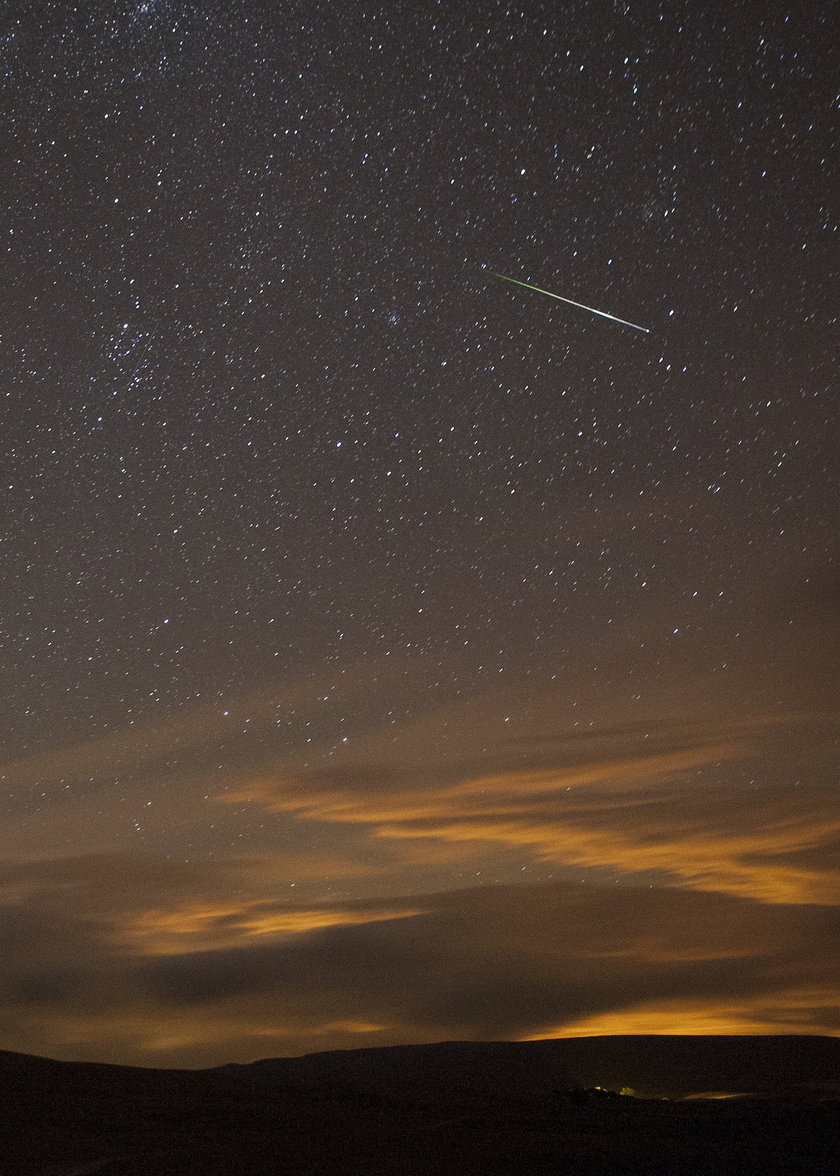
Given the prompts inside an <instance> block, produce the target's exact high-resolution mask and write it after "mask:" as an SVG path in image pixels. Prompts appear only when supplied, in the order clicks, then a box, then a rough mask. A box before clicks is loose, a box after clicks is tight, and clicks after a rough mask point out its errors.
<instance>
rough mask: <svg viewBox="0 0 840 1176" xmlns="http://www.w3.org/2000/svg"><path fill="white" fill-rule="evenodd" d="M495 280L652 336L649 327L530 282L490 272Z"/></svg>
mask: <svg viewBox="0 0 840 1176" xmlns="http://www.w3.org/2000/svg"><path fill="white" fill-rule="evenodd" d="M490 272H491V273H492V274H493V277H494V278H501V279H502V281H503V282H513V284H514V286H524V287H525V289H526V290H536V292H537V293H538V294H547V295H548V297H549V298H556V299H557V300H558V302H568V304H569V306H577V307H578V308H579V309H580V310H588V311H589V313H590V314H599V315H600V316H601V318H605V319H611V320H612V322H614V323H621V325H622V326H623V327H632V328H633V330H634V331H644V333H645V334H646V335H649V334H650V329H649V328H648V327H640V326H639V324H638V323H629V322H628V321H627V319H622V318H616V316H615V315H614V314H607V312H606V311H605V310H596V309H595V307H594V306H584V304H583V303H582V302H575V301H574V299H573V298H564V297H563V295H562V294H552V293H551V291H550V290H543V289H542V288H541V287H540V286H532V285H531V283H530V282H520V281H519V279H518V278H508V277H507V276H506V275H505V274H497V273H495V271H493V270H491V271H490Z"/></svg>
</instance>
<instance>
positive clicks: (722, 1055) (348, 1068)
mask: <svg viewBox="0 0 840 1176" xmlns="http://www.w3.org/2000/svg"><path fill="white" fill-rule="evenodd" d="M221 1069H223V1070H226V1071H229V1072H232V1073H240V1074H242V1075H243V1076H249V1077H253V1078H265V1079H269V1080H274V1079H276V1078H280V1077H282V1079H283V1080H284V1081H289V1082H294V1083H298V1084H300V1083H306V1084H308V1083H310V1082H316V1083H319V1084H324V1083H330V1084H336V1083H340V1084H343V1083H345V1082H350V1083H352V1084H353V1086H354V1087H356V1088H357V1089H358V1088H362V1087H364V1088H365V1089H370V1090H375V1091H377V1092H385V1091H387V1090H393V1089H394V1088H395V1086H398V1087H399V1088H401V1089H405V1088H408V1087H413V1086H416V1085H422V1084H424V1083H427V1082H428V1081H429V1079H430V1077H432V1078H433V1079H434V1081H435V1082H436V1083H445V1084H446V1085H447V1087H448V1088H456V1087H457V1088H458V1089H459V1090H462V1091H465V1090H468V1089H474V1090H476V1091H484V1092H489V1091H492V1090H504V1091H513V1090H520V1089H522V1090H529V1091H530V1090H533V1089H535V1088H536V1087H539V1088H541V1089H545V1090H548V1089H552V1090H556V1089H558V1088H562V1089H566V1088H569V1087H593V1086H604V1087H607V1088H609V1089H614V1090H620V1089H621V1088H622V1087H630V1088H632V1089H633V1090H634V1091H635V1093H636V1094H637V1095H639V1096H640V1097H644V1098H685V1097H687V1096H689V1095H696V1094H699V1093H703V1092H707V1091H721V1092H722V1091H726V1092H729V1093H733V1094H775V1095H778V1094H783V1093H787V1094H790V1093H795V1092H796V1091H798V1090H808V1089H815V1088H820V1089H823V1088H828V1089H830V1088H831V1087H832V1086H836V1087H837V1089H838V1092H840V1038H837V1037H815V1036H755V1037H753V1036H741V1037H733V1036H722V1035H716V1036H709V1037H697V1036H631V1035H620V1036H610V1037H566V1038H552V1039H550V1040H545V1041H492V1042H490V1041H487V1042H485V1041H449V1042H442V1043H440V1044H436V1045H402V1046H383V1047H380V1048H377V1049H356V1050H335V1051H330V1052H327V1053H315V1054H306V1055H304V1056H303V1057H300V1058H268V1059H265V1060H262V1061H258V1062H252V1063H251V1064H250V1065H244V1066H243V1065H236V1064H232V1065H229V1066H225V1067H221Z"/></svg>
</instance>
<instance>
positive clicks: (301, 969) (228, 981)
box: [0, 858, 840, 1065]
mask: <svg viewBox="0 0 840 1176" xmlns="http://www.w3.org/2000/svg"><path fill="white" fill-rule="evenodd" d="M127 864H128V865H129V866H130V868H129V869H128V870H126V871H125V873H124V874H123V881H122V884H121V886H118V887H117V888H116V889H115V891H113V892H109V893H108V894H106V895H105V896H103V894H102V889H103V883H104V882H105V880H106V879H108V878H109V877H114V878H115V877H117V876H119V875H120V873H121V870H120V866H121V862H120V861H119V860H117V859H115V858H109V859H104V860H102V861H100V860H97V859H95V858H88V859H84V860H77V861H75V862H67V861H61V860H57V861H54V862H48V861H42V862H39V863H33V864H30V865H29V866H27V867H23V866H20V865H18V866H17V867H15V868H14V870H7V871H6V874H5V880H6V888H5V889H3V890H2V892H0V893H2V897H3V901H4V904H5V905H3V906H2V907H0V935H2V936H3V940H4V943H7V944H10V945H11V950H9V951H7V952H5V953H4V955H3V958H2V960H0V1032H2V1035H3V1043H4V1047H5V1048H10V1049H21V1050H28V1051H30V1052H40V1053H46V1054H51V1055H53V1056H63V1057H81V1058H90V1059H96V1060H110V1061H122V1062H133V1063H138V1064H146V1065H181V1064H186V1065H209V1064H215V1063H217V1062H223V1061H229V1060H240V1061H244V1060H249V1059H253V1058H256V1057H260V1056H270V1055H272V1054H285V1053H301V1052H306V1051H308V1050H312V1049H326V1048H339V1047H344V1046H362V1045H370V1044H387V1043H398V1042H410V1041H434V1040H444V1039H456V1038H460V1039H487V1038H521V1037H531V1036H545V1035H562V1034H564V1033H565V1034H569V1033H577V1032H581V1033H586V1032H590V1031H591V1032H595V1031H604V1032H625V1031H626V1032H634V1031H637V1030H636V1028H634V1027H636V1026H641V1025H645V1026H647V1027H648V1029H650V1031H677V1030H678V1029H680V1027H682V1030H683V1031H687V1032H694V1031H702V1032H707V1031H709V1032H710V1031H716V1028H715V1027H716V1026H719V1025H721V1024H725V1025H726V1026H727V1028H728V1030H731V1031H745V1032H751V1031H752V1032H757V1031H767V1032H772V1031H779V1032H840V1023H838V1022H837V1018H836V1011H832V1004H831V1002H832V1000H833V1001H834V1005H835V1008H836V1006H837V1005H838V1003H840V999H839V998H840V988H838V983H837V979H836V977H837V976H838V975H840V948H838V945H840V911H838V910H837V909H836V908H831V907H828V906H814V905H782V904H767V903H762V902H757V901H755V900H753V899H749V898H743V897H736V896H732V895H724V894H712V893H702V892H699V891H693V890H688V889H684V890H676V889H667V888H660V887H657V886H654V887H647V886H646V887H643V888H636V887H618V886H613V887H604V886H589V885H585V884H577V885H572V884H569V883H565V882H564V883H548V884H542V885H530V886H527V885H522V886H487V887H481V888H473V889H469V890H454V891H451V892H448V893H443V892H438V893H432V894H425V895H413V896H411V897H410V898H395V899H393V900H390V901H388V902H384V901H382V900H381V899H370V900H360V901H354V902H334V903H324V902H322V903H319V904H315V905H313V904H311V903H307V902H302V903H293V902H283V901H279V900H278V899H276V898H272V897H271V896H270V895H268V894H266V893H265V891H263V890H261V888H260V884H259V882H258V880H257V878H256V876H255V877H254V879H253V880H252V885H251V888H250V889H249V890H247V891H244V890H242V888H240V893H233V892H228V894H227V896H226V897H225V898H224V900H223V901H222V900H220V897H219V896H220V893H222V892H223V890H224V886H223V873H224V872H223V871H219V870H218V869H217V868H216V867H213V866H211V865H207V866H198V865H193V866H191V868H190V869H188V870H185V871H181V870H180V869H179V868H173V869H168V867H167V864H166V863H164V862H158V861H156V860H154V859H148V860H146V861H145V862H142V863H138V862H136V861H135V862H129V863H127ZM158 869H159V870H160V873H159V872H158ZM161 877H163V878H165V880H166V886H167V887H168V888H169V906H168V910H169V921H168V922H166V921H165V920H162V912H163V910H164V908H163V907H162V906H161V902H160V896H161V889H160V888H161V881H160V878H161ZM179 947H180V950H179ZM657 1016H659V1020H658V1021H657ZM599 1025H600V1026H602V1027H603V1028H602V1029H601V1030H598V1029H597V1028H593V1027H597V1026H599ZM657 1026H658V1028H657ZM768 1026H769V1028H768ZM638 1031H642V1030H638Z"/></svg>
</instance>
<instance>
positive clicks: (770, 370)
mask: <svg viewBox="0 0 840 1176" xmlns="http://www.w3.org/2000/svg"><path fill="white" fill-rule="evenodd" d="M829 11H830V10H829V6H828V5H822V4H818V3H815V4H801V3H800V4H796V5H793V4H785V3H778V2H774V3H770V2H769V0H768V2H765V3H761V2H759V3H756V2H755V0H734V2H733V3H729V4H727V5H725V6H724V5H713V4H708V3H701V2H700V0H686V2H677V3H665V0H644V2H642V0H624V2H622V0H618V2H615V3H599V2H596V0H580V2H570V3H556V2H553V3H540V2H537V0H533V2H532V0H524V2H523V3H521V4H516V5H509V4H507V3H502V2H490V0H476V2H475V3H465V4H457V3H455V2H454V0H451V2H449V0H447V2H445V3H433V2H431V0H411V3H408V2H403V0H389V2H385V3H373V2H370V3H368V2H367V0H358V2H354V0H330V2H327V0H306V2H303V0H274V2H273V3H269V2H268V0H225V2H222V0H203V2H192V3H190V2H187V0H145V2H144V3H143V2H141V3H127V2H124V0H111V2H108V3H106V2H98V3H97V2H95V0H85V2H84V3H79V4H73V3H69V2H63V0H62V2H59V0H55V2H53V0H28V2H26V3H17V4H15V3H12V4H7V5H5V6H4V8H3V12H2V15H0V66H1V67H2V79H3V82H2V110H3V118H2V122H0V185H2V193H3V197H2V204H3V217H2V222H0V235H1V236H2V242H3V259H4V266H3V280H2V283H0V302H2V312H1V313H0V370H1V371H2V383H1V384H0V394H1V395H2V402H1V403H2V429H1V430H0V489H2V515H0V569H2V590H1V591H0V601H1V602H2V611H0V629H1V630H2V634H1V635H0V649H2V657H0V693H1V694H2V716H3V726H2V762H0V810H2V819H0V943H2V945H3V946H2V950H0V1047H2V1048H6V1049H14V1050H21V1051H25V1052H31V1053H43V1054H48V1055H50V1056H53V1057H64V1058H85V1059H94V1060H100V1061H116V1062H131V1063H139V1064H144V1065H187V1066H199V1065H211V1064H216V1063H221V1062H225V1061H234V1060H235V1061H247V1060H251V1059H253V1058H257V1057H266V1056H271V1055H279V1054H292V1053H303V1052H308V1051H311V1050H318V1049H328V1048H336V1047H357V1046H372V1045H382V1044H395V1043H404V1042H420V1041H438V1040H447V1039H489V1038H494V1039H496V1038H506V1039H523V1038H531V1037H546V1036H577V1035H582V1034H591V1033H616V1032H652V1033H680V1032H687V1033H694V1032H696V1033H708V1032H736V1033H737V1032H741V1033H751V1032H752V1033H777V1032H778V1033H791V1032H793V1033H800V1032H806V1033H807V1032H810V1033H830V1034H840V983H838V979H837V977H838V976H840V804H838V795H837V791H838V763H839V762H840V725H838V697H840V693H839V690H838V688H840V568H838V547H840V545H839V544H838V518H840V442H839V441H838V413H837V403H836V375H835V371H834V364H833V362H832V361H833V360H834V359H835V355H836V352H835V350H834V348H833V347H832V340H831V335H832V328H834V327H836V322H837V319H836V301H837V286H836V283H835V282H834V281H833V279H835V278H836V273H837V257H836V233H835V229H836V223H835V222H834V221H833V219H832V214H833V213H835V212H836V207H837V201H836V163H837V136H836V126H837V124H836V122H834V121H833V120H834V119H835V118H836V109H834V102H835V100H836V81H837V76H838V63H839V62H840V55H838V54H837V53H836V52H835V49H834V45H835V44H836V39H837V28H836V25H835V24H833V22H832V20H831V18H830V15H829ZM497 274H503V275H506V276H509V277H512V278H514V279H517V280H519V281H524V282H528V283H533V284H534V285H537V286H540V287H542V288H543V289H545V290H548V291H552V292H554V293H557V294H559V295H562V296H563V297H565V298H571V299H573V300H575V301H578V302H582V303H584V304H586V305H587V306H591V307H595V308H597V309H599V310H602V311H605V312H607V313H609V314H611V315H615V316H617V317H618V318H622V319H627V320H629V321H630V322H631V323H635V324H639V325H641V326H643V327H645V328H647V329H648V331H649V333H647V334H645V333H642V332H641V331H638V330H634V329H632V327H628V326H623V325H621V324H619V323H615V322H612V321H609V320H607V319H605V318H603V317H598V316H596V315H593V314H591V313H588V312H587V311H585V310H581V309H577V308H575V307H573V306H570V305H568V304H566V303H563V302H559V301H557V300H555V299H551V298H548V297H546V296H545V295H544V294H540V293H537V292H533V291H530V290H527V289H525V288H523V287H520V286H516V285H513V284H511V283H510V282H505V281H503V280H501V279H500V278H499V277H498V276H495V275H497Z"/></svg>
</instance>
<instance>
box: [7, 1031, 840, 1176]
mask: <svg viewBox="0 0 840 1176" xmlns="http://www.w3.org/2000/svg"><path fill="white" fill-rule="evenodd" d="M591 1040H592V1039H590V1041H591ZM595 1040H596V1041H598V1040H600V1041H602V1042H605V1043H606V1044H605V1045H604V1046H603V1047H602V1049H606V1050H607V1054H608V1056H609V1057H612V1058H613V1060H615V1059H616V1058H619V1057H620V1056H621V1047H620V1045H619V1044H616V1043H620V1042H621V1040H622V1039H618V1038H612V1039H595ZM623 1040H624V1041H625V1042H626V1043H631V1042H635V1043H636V1045H638V1044H639V1042H641V1041H642V1040H643V1039H638V1038H636V1039H629V1038H628V1039H623ZM648 1040H649V1039H648ZM692 1040H696V1039H674V1038H672V1039H670V1044H669V1045H668V1046H667V1047H664V1048H665V1049H666V1053H667V1050H670V1051H671V1053H670V1054H668V1056H669V1057H670V1056H671V1055H673V1056H674V1057H676V1056H678V1054H677V1052H676V1051H678V1048H679V1047H678V1045H677V1044H675V1043H678V1042H679V1041H683V1042H686V1041H687V1042H688V1043H689V1044H687V1045H685V1050H686V1065H687V1067H688V1068H690V1062H691V1045H690V1042H691V1041H692ZM726 1040H728V1041H729V1042H731V1041H732V1040H733V1039H726ZM736 1040H738V1039H736ZM740 1040H741V1041H744V1040H745V1039H740ZM746 1040H747V1041H749V1039H746ZM762 1040H764V1041H767V1040H768V1039H762ZM799 1040H800V1041H802V1040H804V1041H805V1042H806V1043H807V1041H808V1040H809V1039H799ZM825 1040H826V1039H819V1038H813V1039H810V1041H811V1042H813V1043H814V1045H813V1049H814V1050H815V1051H816V1053H815V1055H814V1059H813V1063H814V1064H813V1065H812V1066H811V1067H810V1071H811V1076H812V1077H814V1078H817V1077H819V1079H820V1081H819V1082H812V1083H811V1084H810V1085H809V1084H807V1083H803V1082H799V1081H795V1082H792V1083H790V1084H789V1087H788V1089H787V1091H786V1093H785V1094H784V1095H783V1096H779V1095H778V1094H776V1095H775V1096H774V1095H772V1094H769V1093H767V1092H766V1091H764V1092H763V1093H762V1094H760V1095H754V1096H747V1097H739V1098H727V1099H716V1100H712V1099H690V1100H687V1101H682V1100H680V1101H677V1100H673V1101H663V1100H661V1099H650V1098H647V1099H645V1098H636V1097H629V1096H625V1097H619V1096H617V1095H616V1096H612V1097H611V1096H609V1095H607V1094H605V1093H598V1092H591V1093H582V1092H581V1091H579V1090H578V1091H576V1092H575V1093H572V1094H570V1093H568V1092H567V1087H566V1086H565V1085H564V1084H563V1082H564V1081H565V1079H566V1078H567V1077H568V1074H569V1072H572V1071H574V1073H577V1074H580V1073H583V1071H582V1070H581V1068H580V1064H579V1059H578V1061H577V1062H576V1061H575V1058H574V1056H573V1055H574V1046H573V1045H570V1046H568V1047H566V1049H565V1052H564V1050H563V1043H550V1044H549V1043H542V1042H533V1043H522V1044H517V1045H513V1046H511V1045H510V1044H505V1043H496V1044H493V1043H486V1044H485V1043H474V1044H461V1045H442V1046H432V1047H405V1048H402V1049H395V1050H388V1051H383V1050H372V1051H353V1052H352V1053H347V1054H341V1055H335V1054H332V1055H310V1057H309V1058H306V1059H283V1060H278V1061H277V1062H264V1063H257V1064H256V1065H255V1066H246V1067H229V1068H227V1067H226V1068H223V1069H221V1070H206V1071H184V1070H182V1071H176V1070H141V1069H131V1068H127V1067H119V1066H97V1065H90V1064H76V1063H64V1062H53V1061H49V1060H47V1059H42V1058H31V1057H28V1056H25V1055H20V1054H3V1053H0V1083H2V1095H3V1107H2V1116H1V1117H0V1176H18V1174H20V1176H24V1174H25V1176H84V1174H87V1173H103V1176H169V1174H172V1176H176V1174H178V1176H193V1174H196V1176H198V1174H199V1173H201V1176H215V1174H217V1173H219V1174H221V1173H225V1174H238V1173H242V1174H243V1176H244V1174H245V1173H247V1174H248V1176H255V1174H259V1176H274V1174H277V1176H281V1174H282V1176H293V1174H295V1176H296V1174H301V1176H302V1174H315V1173H318V1174H321V1173H324V1174H333V1173H335V1174H336V1176H344V1174H350V1173H353V1174H354V1176H355V1174H357V1173H358V1174H359V1176H361V1174H365V1176H368V1174H371V1176H375V1174H383V1176H384V1174H386V1173H387V1174H388V1176H392V1174H393V1176H397V1174H399V1176H413V1174H415V1173H416V1174H421V1173H422V1174H423V1176H434V1174H441V1176H443V1174H444V1173H446V1174H449V1173H452V1174H455V1173H457V1174H458V1176H473V1174H475V1176H478V1174H479V1173H481V1174H482V1176H502V1174H505V1176H507V1174H513V1173H516V1174H517V1176H519V1174H524V1176H541V1174H543V1173H546V1174H548V1173H551V1174H552V1176H578V1174H579V1176H594V1174H596V1173H597V1174H602V1173H603V1174H606V1173H610V1176H613V1174H621V1176H643V1174H644V1176H677V1174H688V1173H698V1174H699V1173H708V1174H709V1176H711V1174H714V1176H722V1174H727V1176H741V1174H747V1173H749V1174H750V1176H753V1174H755V1176H758V1174H759V1173H760V1174H761V1176H773V1174H778V1176H796V1174H799V1173H802V1174H803V1176H804V1174H806V1173H807V1174H808V1176H840V1101H838V1099H837V1098H836V1097H833V1094H834V1090H833V1087H832V1084H831V1082H830V1079H831V1076H832V1074H834V1075H835V1076H837V1072H836V1071H834V1061H833V1059H834V1057H836V1056H837V1051H838V1050H840V1041H837V1040H836V1039H828V1041H829V1043H830V1044H829V1045H827V1046H823V1047H820V1046H819V1045H818V1043H819V1042H824V1041H825ZM546 1045H549V1048H547V1049H546V1048H542V1049H541V1048H540V1047H544V1046H546ZM581 1048H582V1049H587V1050H589V1051H590V1054H588V1055H587V1056H591V1050H592V1049H595V1050H596V1051H597V1048H598V1047H597V1045H594V1046H593V1045H589V1046H587V1047H581ZM631 1048H633V1047H632V1045H630V1044H627V1045H626V1046H625V1049H631ZM653 1048H654V1051H655V1050H656V1048H657V1047H655V1046H654V1047H653ZM698 1048H700V1049H701V1050H703V1049H704V1050H706V1051H707V1052H708V1051H709V1048H710V1045H709V1039H705V1045H704V1046H702V1047H698ZM747 1048H748V1047H747ZM755 1048H758V1046H756V1047H755ZM782 1048H788V1049H790V1048H791V1047H790V1045H788V1046H787V1047H784V1046H783V1047H782ZM821 1048H822V1051H823V1052H822V1053H820V1049H821ZM610 1051H611V1052H610ZM804 1051H805V1052H804V1053H802V1054H800V1055H797V1057H798V1059H799V1060H798V1063H797V1064H800V1063H801V1065H802V1066H803V1067H806V1068H807V1066H808V1046H807V1044H806V1045H805V1047H804ZM826 1051H827V1052H826ZM570 1055H571V1056H572V1061H571V1062H570V1061H569V1056H570ZM709 1056H711V1055H709ZM732 1057H733V1058H735V1059H737V1058H738V1057H739V1055H738V1054H737V1053H733V1055H732ZM601 1060H602V1061H603V1058H601ZM654 1060H655V1059H654ZM838 1060H840V1058H838ZM759 1061H761V1059H759ZM765 1061H766V1059H765ZM666 1062H667V1058H666ZM647 1064H648V1065H650V1064H651V1060H650V1058H648V1063H647ZM704 1064H705V1063H704ZM733 1065H735V1068H736V1070H737V1065H738V1064H737V1062H733ZM576 1066H577V1068H575V1067H576ZM630 1069H631V1070H632V1069H633V1067H632V1065H631V1066H630ZM701 1069H702V1067H701ZM760 1069H761V1067H760V1065H759V1066H758V1067H756V1065H754V1064H753V1063H752V1062H751V1061H750V1060H749V1059H748V1058H743V1059H742V1062H741V1065H740V1071H739V1072H740V1074H741V1076H742V1077H741V1085H742V1086H743V1085H744V1084H745V1083H746V1082H748V1081H751V1082H752V1084H753V1085H760V1078H761V1073H760ZM721 1070H722V1071H726V1070H727V1066H726V1065H724V1066H722V1067H721ZM636 1072H637V1073H638V1072H639V1071H638V1066H637V1067H636ZM506 1076H507V1077H506ZM709 1076H711V1075H709V1074H708V1073H705V1072H704V1073H703V1074H702V1077H704V1078H706V1077H709ZM719 1076H723V1077H727V1076H728V1077H729V1078H730V1086H736V1085H738V1083H737V1081H734V1082H733V1081H732V1078H733V1074H732V1073H731V1072H730V1073H728V1074H726V1073H722V1074H721V1075H719ZM734 1077H735V1078H736V1079H737V1073H736V1074H735V1075H734ZM794 1077H799V1075H794ZM556 1078H560V1079H561V1082H560V1083H557V1084H555V1083H554V1081H553V1080H554V1079H556ZM757 1079H758V1080H759V1081H757ZM655 1081H656V1079H655V1077H653V1076H652V1078H651V1084H652V1085H655ZM718 1089H720V1087H719V1086H718ZM682 1093H685V1092H682Z"/></svg>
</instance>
